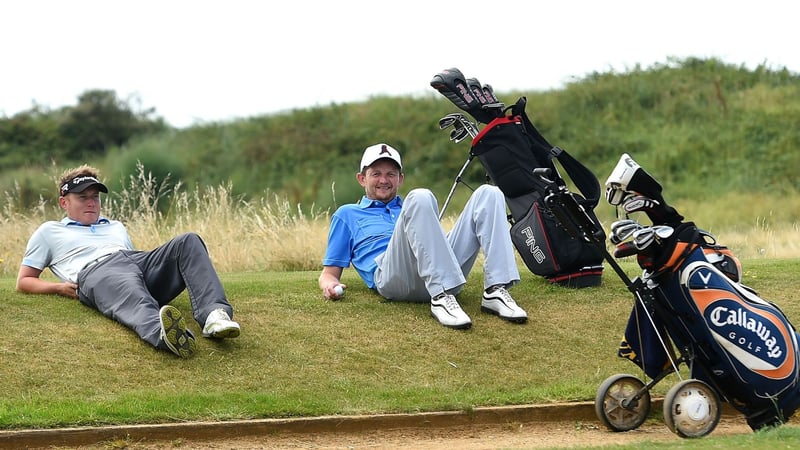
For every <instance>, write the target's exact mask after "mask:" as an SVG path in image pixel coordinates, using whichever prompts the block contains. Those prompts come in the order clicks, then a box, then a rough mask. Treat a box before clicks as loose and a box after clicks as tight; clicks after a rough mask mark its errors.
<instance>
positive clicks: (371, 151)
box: [358, 144, 403, 172]
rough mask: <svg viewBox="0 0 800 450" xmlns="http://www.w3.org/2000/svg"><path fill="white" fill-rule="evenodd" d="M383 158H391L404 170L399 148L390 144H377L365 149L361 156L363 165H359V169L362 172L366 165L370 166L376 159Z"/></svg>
mask: <svg viewBox="0 0 800 450" xmlns="http://www.w3.org/2000/svg"><path fill="white" fill-rule="evenodd" d="M383 158H388V159H391V160H392V161H394V162H396V163H397V165H398V166H400V170H403V163H402V162H401V160H400V153H399V152H398V151H397V150H395V149H394V148H393V147H392V146H391V145H389V144H375V145H371V146H369V147H367V148H366V149H365V150H364V156H362V157H361V165H360V166H358V171H359V172H361V171H362V170H364V168H365V167H369V166H371V165H372V163H374V162H375V161H377V160H379V159H383Z"/></svg>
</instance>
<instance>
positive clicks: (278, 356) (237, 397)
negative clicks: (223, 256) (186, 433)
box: [0, 259, 800, 429]
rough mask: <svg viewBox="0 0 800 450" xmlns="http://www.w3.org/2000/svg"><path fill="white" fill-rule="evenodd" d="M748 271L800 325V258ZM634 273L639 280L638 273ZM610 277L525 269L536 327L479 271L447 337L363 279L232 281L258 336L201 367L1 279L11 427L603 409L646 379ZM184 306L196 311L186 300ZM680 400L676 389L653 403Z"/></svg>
mask: <svg viewBox="0 0 800 450" xmlns="http://www.w3.org/2000/svg"><path fill="white" fill-rule="evenodd" d="M744 265H745V280H744V281H745V283H746V284H748V285H750V286H752V287H753V288H755V289H757V290H759V291H760V293H761V294H762V296H764V297H765V298H768V299H770V300H773V301H776V302H778V303H779V304H780V305H781V307H782V308H783V309H784V311H785V312H786V313H787V315H788V316H789V318H790V319H793V318H794V319H795V320H796V319H797V318H798V317H800V302H798V301H797V300H798V293H797V291H796V288H795V285H796V283H795V278H796V277H795V274H796V273H797V271H798V265H800V260H798V259H787V260H760V259H759V260H752V261H744ZM625 268H626V270H627V271H628V272H629V273H630V274H631V275H636V273H638V269H636V267H635V266H634V265H633V264H630V263H626V265H625ZM607 272H608V273H607V274H606V275H605V279H604V283H603V285H602V286H600V287H596V288H589V289H580V290H568V289H564V288H559V287H553V286H549V285H546V284H545V282H544V281H543V280H541V279H540V278H538V277H535V276H534V275H532V274H530V273H529V272H523V281H522V283H521V284H520V285H519V286H518V287H516V288H515V289H514V290H513V294H514V295H515V297H516V298H517V300H518V302H519V303H520V304H521V305H522V306H523V307H525V308H526V309H527V311H528V313H529V316H530V321H529V323H527V324H525V325H516V324H510V323H506V322H504V321H501V320H499V319H498V318H496V317H493V316H489V315H486V314H482V313H480V312H479V308H480V302H479V293H480V292H479V290H480V285H481V280H480V274H479V273H473V275H472V277H471V278H470V283H469V286H468V289H466V290H465V292H464V293H462V294H461V296H460V297H459V300H460V302H461V304H462V306H463V307H464V309H465V310H466V311H467V313H468V314H470V315H471V317H472V318H473V322H474V325H473V328H472V329H470V330H467V331H455V330H450V329H447V328H445V327H442V326H441V325H439V324H438V322H436V321H435V320H434V319H432V318H431V317H430V316H429V309H428V308H429V307H428V306H427V305H424V304H413V303H386V302H382V301H380V299H379V297H378V296H377V295H376V294H374V293H372V292H371V291H369V290H368V289H366V288H365V287H364V286H363V284H362V283H361V282H360V281H359V280H357V279H356V278H355V276H356V275H355V273H354V272H353V271H352V270H347V271H346V272H345V281H346V282H347V283H348V284H349V286H350V289H348V291H347V294H346V297H345V299H344V300H343V301H340V302H330V301H325V300H323V298H322V296H321V294H320V293H319V290H318V288H317V281H316V278H317V275H318V272H316V271H306V272H247V273H228V274H223V275H222V278H223V282H224V284H225V287H226V290H227V291H228V294H229V296H230V298H231V301H232V303H233V305H234V307H235V309H236V319H237V320H238V321H239V322H240V324H241V326H242V335H241V336H240V337H239V338H238V339H235V340H226V341H222V342H215V341H211V340H207V339H202V338H201V339H200V342H199V350H198V353H197V354H196V355H195V357H193V358H191V359H188V360H181V359H178V358H175V357H174V356H173V355H171V354H169V353H166V352H163V351H157V350H155V349H153V348H151V347H150V346H148V345H147V344H145V343H144V342H143V341H140V340H139V339H138V337H137V336H136V335H135V334H134V333H133V332H131V331H129V330H127V329H125V328H124V327H122V326H121V325H118V324H116V323H115V322H113V321H111V320H108V319H106V318H104V317H102V316H101V315H100V314H99V313H97V312H95V311H94V310H91V309H89V308H86V307H84V306H82V305H81V304H79V303H78V302H76V301H74V300H69V299H66V298H60V297H51V296H37V295H23V294H19V293H16V292H14V290H13V285H14V280H13V279H11V278H8V277H4V278H0V293H2V298H3V299H4V301H3V303H2V319H0V320H2V329H3V330H5V333H4V339H3V341H4V342H3V346H2V349H1V350H0V366H1V367H3V388H4V395H3V397H2V399H1V400H0V428H2V429H21V428H48V427H65V426H77V425H102V424H131V423H158V422H173V421H185V420H233V419H247V418H275V417H293V416H318V415H330V414H362V413H379V412H383V413H391V412H417V411H434V410H469V409H470V408H473V407H476V406H489V405H511V404H531V403H547V402H556V401H577V400H592V399H593V398H594V395H595V390H596V388H597V386H598V385H599V384H600V383H601V382H602V381H603V380H604V379H605V378H607V377H608V376H610V375H613V374H615V373H619V372H626V373H634V374H639V371H638V369H637V368H636V367H635V366H634V365H633V364H632V363H630V362H627V361H624V360H621V359H619V358H617V357H616V353H615V352H616V347H617V344H618V343H619V338H620V336H621V334H622V331H623V329H624V325H625V322H626V320H627V316H628V313H629V311H630V307H631V304H632V297H631V296H630V294H629V293H628V292H627V291H626V289H625V287H624V285H623V284H622V282H621V281H620V280H619V279H618V278H617V277H616V276H615V275H614V274H613V273H612V272H611V270H610V268H609V269H608V270H607ZM174 304H175V305H177V306H178V307H179V308H180V309H181V310H183V311H184V312H186V313H189V307H188V298H187V297H186V296H185V294H184V295H182V296H181V297H179V298H178V299H177V300H176V301H175V302H174ZM190 325H191V328H192V329H193V330H194V331H195V332H196V333H197V334H198V335H199V326H198V325H197V324H196V323H194V321H191V322H190ZM668 380H669V379H668ZM669 387H671V383H670V382H669V381H663V382H661V383H660V384H659V385H657V386H656V388H655V390H654V391H653V395H655V396H657V395H663V393H664V392H666V390H667V389H668V388H669Z"/></svg>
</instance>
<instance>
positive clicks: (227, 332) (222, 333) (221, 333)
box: [203, 327, 241, 339]
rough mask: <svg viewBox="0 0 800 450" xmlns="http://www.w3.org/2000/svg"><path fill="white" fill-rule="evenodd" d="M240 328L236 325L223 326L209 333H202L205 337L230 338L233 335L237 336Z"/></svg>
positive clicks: (233, 336)
mask: <svg viewBox="0 0 800 450" xmlns="http://www.w3.org/2000/svg"><path fill="white" fill-rule="evenodd" d="M240 333H241V330H239V328H236V327H230V328H224V329H222V330H218V331H215V332H213V333H210V334H205V333H203V336H204V337H207V338H214V339H232V338H235V337H239V334H240Z"/></svg>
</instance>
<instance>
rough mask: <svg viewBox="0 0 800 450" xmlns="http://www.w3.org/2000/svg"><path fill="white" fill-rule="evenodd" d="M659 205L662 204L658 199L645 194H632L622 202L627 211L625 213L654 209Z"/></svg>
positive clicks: (623, 208) (624, 209)
mask: <svg viewBox="0 0 800 450" xmlns="http://www.w3.org/2000/svg"><path fill="white" fill-rule="evenodd" d="M659 206H661V205H660V204H659V203H658V202H657V201H655V200H653V199H652V198H650V197H645V196H644V195H632V196H630V197H628V198H626V199H625V200H624V201H623V202H622V210H623V211H625V214H631V213H635V212H639V211H644V212H648V211H653V210H654V209H655V208H657V207H659Z"/></svg>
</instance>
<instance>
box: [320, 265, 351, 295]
mask: <svg viewBox="0 0 800 450" xmlns="http://www.w3.org/2000/svg"><path fill="white" fill-rule="evenodd" d="M342 272H344V269H343V268H341V267H336V266H324V267H323V268H322V273H321V274H320V276H319V288H320V289H322V295H323V296H324V297H325V298H327V299H330V300H338V299H340V298H342V295H344V294H342V295H339V294H337V293H336V291H335V290H334V289H335V288H336V286H341V287H342V289H343V290H344V289H347V285H346V284H342V282H341V281H340V280H341V279H342ZM343 292H344V291H343Z"/></svg>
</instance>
